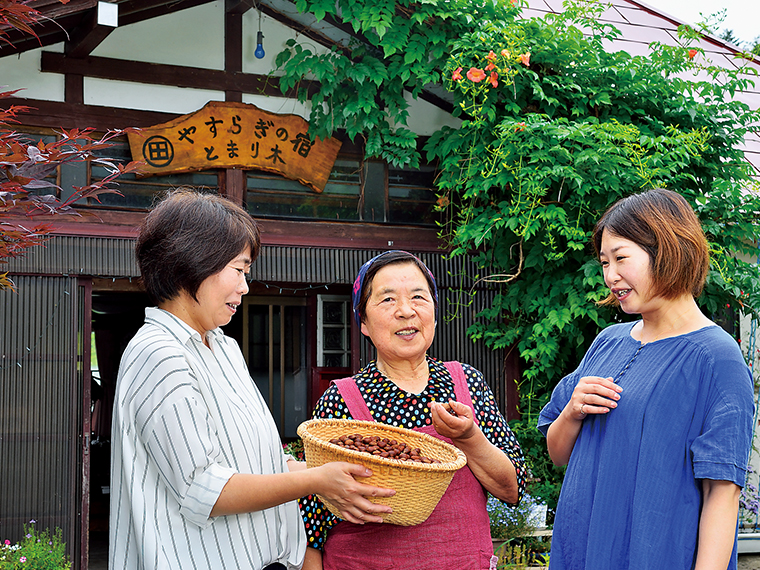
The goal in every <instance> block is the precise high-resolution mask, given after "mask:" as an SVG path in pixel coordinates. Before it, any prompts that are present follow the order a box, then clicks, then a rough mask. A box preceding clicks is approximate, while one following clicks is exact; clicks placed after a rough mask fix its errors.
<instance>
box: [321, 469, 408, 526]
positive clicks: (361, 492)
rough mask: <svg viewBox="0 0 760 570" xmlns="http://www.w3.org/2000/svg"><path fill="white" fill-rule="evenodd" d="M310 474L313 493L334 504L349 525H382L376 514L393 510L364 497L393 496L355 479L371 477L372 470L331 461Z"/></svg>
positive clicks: (393, 492)
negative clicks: (312, 478)
mask: <svg viewBox="0 0 760 570" xmlns="http://www.w3.org/2000/svg"><path fill="white" fill-rule="evenodd" d="M309 471H311V472H312V473H313V474H314V475H315V476H316V477H317V480H316V481H315V492H316V493H317V494H318V495H320V497H321V498H322V499H323V500H325V501H327V502H329V503H330V504H331V505H333V506H334V507H335V508H336V510H337V511H339V512H340V516H341V518H343V519H344V520H347V521H348V522H352V523H354V524H364V523H367V522H373V523H381V522H383V519H382V517H381V516H379V515H380V514H389V513H391V512H392V510H393V509H391V507H389V506H387V505H379V504H376V503H373V502H372V501H370V500H369V499H367V498H366V497H392V496H393V495H395V494H396V491H394V490H393V489H385V488H382V487H374V486H372V485H367V484H365V483H361V482H360V481H358V480H357V479H355V477H371V476H372V471H371V470H370V469H368V468H366V467H364V466H363V465H355V464H353V463H346V462H344V461H334V462H330V463H325V464H324V465H322V466H320V467H315V468H313V469H309Z"/></svg>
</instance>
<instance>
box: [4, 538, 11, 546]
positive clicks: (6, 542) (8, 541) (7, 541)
mask: <svg viewBox="0 0 760 570" xmlns="http://www.w3.org/2000/svg"><path fill="white" fill-rule="evenodd" d="M10 543H11V541H10V540H8V539H7V538H6V539H5V546H9V545H10Z"/></svg>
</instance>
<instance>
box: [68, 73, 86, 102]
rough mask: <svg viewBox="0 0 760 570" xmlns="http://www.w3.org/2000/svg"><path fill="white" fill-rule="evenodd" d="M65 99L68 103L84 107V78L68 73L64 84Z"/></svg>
mask: <svg viewBox="0 0 760 570" xmlns="http://www.w3.org/2000/svg"><path fill="white" fill-rule="evenodd" d="M63 97H64V99H65V100H66V102H67V103H72V104H74V105H82V104H83V103H84V77H83V76H81V75H75V74H73V73H67V74H66V77H65V78H64V82H63Z"/></svg>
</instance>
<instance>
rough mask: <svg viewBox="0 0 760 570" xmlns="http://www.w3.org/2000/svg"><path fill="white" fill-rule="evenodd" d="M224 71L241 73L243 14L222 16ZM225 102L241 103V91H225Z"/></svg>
mask: <svg viewBox="0 0 760 570" xmlns="http://www.w3.org/2000/svg"><path fill="white" fill-rule="evenodd" d="M224 71H225V72H227V73H242V72H243V14H242V13H240V12H230V11H228V12H225V14H224ZM224 99H225V101H237V102H242V101H243V92H242V91H241V89H240V88H239V87H238V88H235V89H226V90H225V91H224Z"/></svg>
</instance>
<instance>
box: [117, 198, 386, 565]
mask: <svg viewBox="0 0 760 570" xmlns="http://www.w3.org/2000/svg"><path fill="white" fill-rule="evenodd" d="M259 248H260V241H259V230H258V227H257V226H256V223H255V222H254V220H253V219H252V218H251V217H250V216H249V215H248V213H247V212H245V210H243V209H242V208H240V207H239V206H237V205H235V204H233V203H231V202H229V201H227V200H225V199H223V198H220V197H218V196H216V195H212V194H200V193H197V192H192V191H184V190H180V191H175V192H172V193H170V194H169V195H168V197H167V198H165V199H164V200H163V201H162V202H161V203H160V204H159V205H158V206H157V207H156V208H155V209H154V210H153V211H152V212H151V213H150V214H149V215H148V216H147V218H146V220H145V222H144V225H143V227H142V229H141V233H140V237H139V239H138V241H137V247H136V255H137V260H138V264H139V266H140V272H141V275H142V280H143V283H144V285H145V289H146V290H147V292H148V293H149V295H150V296H151V297H152V299H153V300H154V301H155V302H156V305H157V306H156V307H152V308H148V309H146V312H145V324H144V325H143V327H142V328H141V329H140V330H139V331H138V332H137V334H136V335H135V337H134V338H133V339H132V341H131V342H130V343H129V346H128V347H127V349H126V350H125V352H124V355H123V357H122V361H121V366H120V369H119V376H118V381H117V388H116V399H115V405H114V416H113V441H112V455H111V469H112V472H111V515H110V552H109V568H111V569H113V570H116V569H125V570H126V569H129V570H132V569H135V570H137V569H140V570H142V569H155V570H159V569H160V570H169V569H176V570H180V569H181V570H187V569H208V570H211V569H213V570H222V569H230V570H232V569H235V570H238V569H241V570H242V569H245V570H261V569H262V568H268V569H276V568H279V569H283V568H287V569H297V568H300V567H301V564H302V562H303V557H304V552H305V549H306V536H305V533H304V529H303V523H302V521H301V517H300V515H299V511H298V504H297V502H296V499H298V498H299V497H302V496H304V495H308V494H310V493H320V494H323V495H326V496H327V497H329V498H330V500H331V502H334V503H335V504H336V505H338V506H340V508H341V510H342V511H343V512H344V513H345V515H346V517H347V518H363V519H365V520H374V521H380V520H381V518H380V516H379V515H381V514H383V513H385V512H388V511H389V510H390V509H389V508H388V507H385V506H382V505H376V504H374V503H372V502H370V501H369V500H368V499H366V498H365V497H364V496H390V495H392V494H393V491H391V490H388V489H379V488H376V487H371V486H369V485H365V484H361V483H358V482H357V481H356V480H355V479H354V476H355V475H356V476H365V477H366V476H367V475H368V472H367V470H366V469H365V468H364V467H362V466H359V465H351V464H348V463H331V464H328V465H325V466H323V467H319V468H315V469H306V467H305V465H304V464H302V463H299V462H296V461H294V460H292V458H290V457H289V456H287V455H285V454H284V453H283V452H282V444H281V442H280V439H279V436H278V433H277V428H276V426H275V423H274V421H273V419H272V416H271V413H270V412H269V409H268V408H267V405H266V402H265V401H264V400H263V398H262V396H261V394H260V393H259V391H258V389H257V388H256V385H255V384H254V382H253V380H252V379H251V378H250V376H249V374H248V368H247V366H246V363H245V360H244V359H243V356H242V354H241V352H240V349H239V347H238V346H237V344H236V343H235V341H234V340H231V339H229V338H227V337H226V336H225V335H224V333H223V332H222V331H221V329H220V328H219V327H220V326H223V325H226V324H227V323H229V321H230V319H231V318H232V316H233V315H234V314H235V312H236V311H237V308H238V306H239V305H240V303H241V299H242V296H243V295H245V294H246V293H247V292H248V285H247V282H246V274H247V273H248V272H249V270H250V266H251V263H253V260H254V259H255V258H256V256H257V254H258V252H259Z"/></svg>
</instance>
